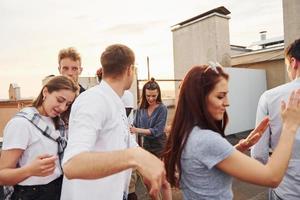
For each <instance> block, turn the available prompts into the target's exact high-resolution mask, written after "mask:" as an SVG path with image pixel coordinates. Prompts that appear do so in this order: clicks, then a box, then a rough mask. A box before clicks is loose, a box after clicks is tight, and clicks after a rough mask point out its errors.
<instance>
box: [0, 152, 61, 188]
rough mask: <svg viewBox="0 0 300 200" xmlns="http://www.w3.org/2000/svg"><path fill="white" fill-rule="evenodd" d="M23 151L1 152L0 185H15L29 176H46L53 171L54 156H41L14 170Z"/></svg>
mask: <svg viewBox="0 0 300 200" xmlns="http://www.w3.org/2000/svg"><path fill="white" fill-rule="evenodd" d="M22 153H23V150H21V149H12V150H3V151H2V153H1V159H0V185H16V184H18V183H20V182H22V181H23V180H25V179H27V178H28V177H30V176H48V175H50V174H52V173H53V171H54V169H55V160H56V159H57V158H56V157H54V156H49V155H43V156H39V157H38V158H36V159H35V160H34V161H33V162H31V163H30V164H28V165H26V166H24V167H20V168H16V165H17V163H18V160H19V158H20V157H21V155H22Z"/></svg>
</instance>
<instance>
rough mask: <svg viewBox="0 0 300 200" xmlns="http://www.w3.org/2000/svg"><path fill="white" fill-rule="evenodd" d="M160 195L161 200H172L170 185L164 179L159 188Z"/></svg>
mask: <svg viewBox="0 0 300 200" xmlns="http://www.w3.org/2000/svg"><path fill="white" fill-rule="evenodd" d="M161 195H162V199H163V200H172V190H171V185H170V183H169V182H168V181H167V180H166V179H165V180H164V182H163V183H162V186H161Z"/></svg>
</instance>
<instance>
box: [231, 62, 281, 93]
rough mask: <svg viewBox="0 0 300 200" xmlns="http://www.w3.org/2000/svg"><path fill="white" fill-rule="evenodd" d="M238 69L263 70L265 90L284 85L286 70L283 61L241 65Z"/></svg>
mask: <svg viewBox="0 0 300 200" xmlns="http://www.w3.org/2000/svg"><path fill="white" fill-rule="evenodd" d="M234 67H240V68H249V69H263V70H265V71H266V81H267V89H271V88H274V87H276V86H278V85H281V84H284V83H286V77H285V73H286V69H285V64H284V60H283V59H281V60H273V61H264V62H259V63H250V64H243V65H239V66H234Z"/></svg>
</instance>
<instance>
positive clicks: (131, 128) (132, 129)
mask: <svg viewBox="0 0 300 200" xmlns="http://www.w3.org/2000/svg"><path fill="white" fill-rule="evenodd" d="M129 130H130V133H131V134H136V133H137V128H136V127H134V126H133V125H132V126H129Z"/></svg>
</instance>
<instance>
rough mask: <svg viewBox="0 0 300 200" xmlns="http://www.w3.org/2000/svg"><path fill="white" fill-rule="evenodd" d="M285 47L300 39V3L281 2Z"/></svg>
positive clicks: (290, 0)
mask: <svg viewBox="0 0 300 200" xmlns="http://www.w3.org/2000/svg"><path fill="white" fill-rule="evenodd" d="M282 8H283V25H284V42H285V47H287V46H288V45H289V44H290V43H292V42H293V41H294V40H295V39H298V38H300V12H299V11H300V1H299V0H282Z"/></svg>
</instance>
